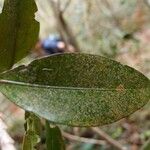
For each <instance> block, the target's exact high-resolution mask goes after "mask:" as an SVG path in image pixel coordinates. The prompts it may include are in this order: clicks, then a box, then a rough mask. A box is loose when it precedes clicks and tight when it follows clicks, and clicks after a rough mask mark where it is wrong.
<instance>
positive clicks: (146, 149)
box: [141, 139, 150, 150]
mask: <svg viewBox="0 0 150 150" xmlns="http://www.w3.org/2000/svg"><path fill="white" fill-rule="evenodd" d="M141 150H150V139H149V140H148V141H147V142H146V143H145V144H144V145H143V146H142V148H141Z"/></svg>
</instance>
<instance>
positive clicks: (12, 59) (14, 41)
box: [0, 0, 39, 72]
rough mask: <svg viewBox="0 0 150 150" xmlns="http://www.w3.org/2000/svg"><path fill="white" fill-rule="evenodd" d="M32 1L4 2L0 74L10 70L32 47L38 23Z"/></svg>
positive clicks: (0, 36)
mask: <svg viewBox="0 0 150 150" xmlns="http://www.w3.org/2000/svg"><path fill="white" fill-rule="evenodd" d="M36 11H37V7H36V4H35V2H34V0H5V1H4V7H3V10H2V14H1V15H0V72H2V71H5V70H7V69H10V68H11V67H12V66H13V65H14V63H16V62H17V61H19V60H20V59H22V58H23V57H25V56H26V55H27V53H28V52H29V51H30V50H31V48H32V47H33V46H34V44H35V42H36V40H37V38H38V33H39V23H38V22H36V21H35V20H34V17H35V15H34V13H35V12H36Z"/></svg>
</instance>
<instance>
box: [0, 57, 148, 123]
mask: <svg viewBox="0 0 150 150" xmlns="http://www.w3.org/2000/svg"><path fill="white" fill-rule="evenodd" d="M0 79H1V80H0V91H1V92H2V93H3V94H4V95H6V96H7V97H8V98H9V99H10V100H11V101H12V102H14V103H16V104H17V105H19V106H20V107H22V108H24V109H25V110H27V111H31V112H34V113H35V114H38V115H39V116H41V117H44V118H46V119H47V120H50V121H52V122H55V123H61V124H67V125H71V126H98V125H104V124H109V123H112V122H115V121H117V120H120V119H122V118H124V117H126V116H129V115H130V114H132V113H133V112H135V111H136V110H138V109H140V108H141V107H142V106H143V105H145V104H146V103H147V102H148V100H149V99H150V80H149V79H148V78H146V77H145V76H144V75H143V74H141V73H140V72H138V71H136V70H135V69H133V68H130V67H128V66H125V65H122V64H120V63H118V62H116V61H113V60H110V59H107V58H104V57H101V56H95V55H88V54H58V55H53V56H50V57H45V58H42V59H38V60H35V61H33V62H32V63H31V64H30V65H28V66H20V67H18V68H16V69H13V70H10V71H8V72H5V73H3V74H1V75H0Z"/></svg>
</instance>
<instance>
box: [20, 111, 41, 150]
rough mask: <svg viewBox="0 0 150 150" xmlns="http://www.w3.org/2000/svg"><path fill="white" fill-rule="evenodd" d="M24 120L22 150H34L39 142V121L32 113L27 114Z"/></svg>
mask: <svg viewBox="0 0 150 150" xmlns="http://www.w3.org/2000/svg"><path fill="white" fill-rule="evenodd" d="M26 114H27V113H26ZM25 119H26V133H25V135H24V139H23V148H22V150H34V149H36V145H37V144H38V143H39V142H40V132H41V126H40V119H39V118H38V117H37V116H35V115H34V114H32V113H28V115H26V118H25Z"/></svg>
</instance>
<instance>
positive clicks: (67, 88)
mask: <svg viewBox="0 0 150 150" xmlns="http://www.w3.org/2000/svg"><path fill="white" fill-rule="evenodd" d="M1 84H10V85H20V86H28V87H37V88H51V89H62V90H63V89H64V90H97V91H118V92H119V91H127V90H141V89H148V87H145V88H138V89H135V88H124V89H117V88H111V89H103V88H84V87H70V86H68V87H65V86H50V85H41V84H34V83H33V84H32V83H25V82H18V81H12V80H0V85H1Z"/></svg>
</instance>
